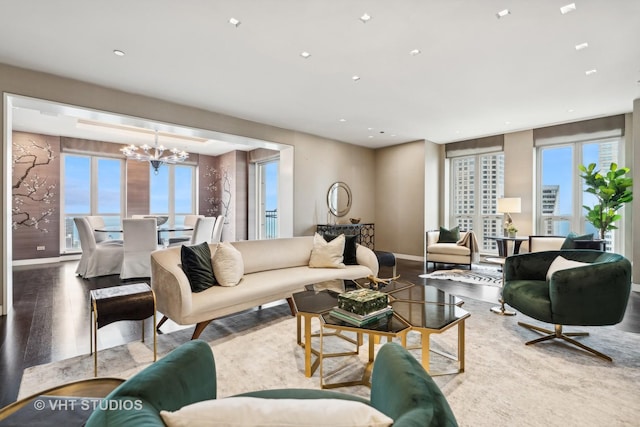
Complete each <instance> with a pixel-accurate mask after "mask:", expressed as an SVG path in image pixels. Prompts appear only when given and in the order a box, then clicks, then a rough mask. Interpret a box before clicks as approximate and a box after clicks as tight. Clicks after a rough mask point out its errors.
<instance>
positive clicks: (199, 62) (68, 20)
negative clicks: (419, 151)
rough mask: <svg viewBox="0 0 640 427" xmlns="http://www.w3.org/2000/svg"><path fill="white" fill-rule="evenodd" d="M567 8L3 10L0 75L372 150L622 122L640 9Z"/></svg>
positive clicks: (236, 3) (425, 3)
mask: <svg viewBox="0 0 640 427" xmlns="http://www.w3.org/2000/svg"><path fill="white" fill-rule="evenodd" d="M568 3H571V1H569V0H536V1H531V0H482V1H471V0H466V1H465V0H440V1H436V0H404V1H403V0H396V1H391V0H371V1H364V0H349V1H338V0H324V1H321V0H260V1H256V0H224V1H216V0H191V1H183V2H177V1H175V0H136V1H130V0H129V1H125V0H111V1H108V2H90V1H86V0H61V1H55V2H54V1H49V0H40V1H37V0H21V1H2V3H0V62H3V63H7V64H11V65H16V66H20V67H25V68H30V69H35V70H41V71H45V72H49V73H53V74H57V75H61V76H66V77H71V78H75V79H79V80H84V81H88V82H92V83H96V84H99V85H104V86H108V87H113V88H117V89H121V90H125V91H128V92H134V93H139V94H143V95H148V96H152V97H157V98H162V99H166V100H169V101H173V102H177V103H181V104H187V105H191V106H195V107H199V108H204V109H207V110H212V111H216V112H220V113H224V114H229V115H232V116H236V117H241V118H244V119H249V120H253V121H257V122H262V123H267V124H270V125H274V126H280V127H283V128H288V129H294V130H299V131H303V132H308V133H312V134H316V135H321V136H324V137H327V138H333V139H337V140H340V141H345V142H350V143H354V144H359V145H364V146H369V147H382V146H387V145H393V144H398V143H402V142H406V141H412V140H417V139H427V140H430V141H433V142H437V143H446V142H452V141H456V140H464V139H469V138H474V137H480V136H487V135H494V134H499V133H506V132H512V131H517V130H523V129H531V128H535V127H540V126H545V125H549V124H554V123H562V122H570V121H576V120H580V119H586V118H592V117H598V116H604V115H611V114H618V113H625V112H629V111H631V110H632V108H633V104H632V102H633V100H634V99H635V98H638V97H640V84H639V83H638V82H639V81H640V1H638V0H616V1H603V0H576V1H575V5H576V10H575V11H573V12H571V13H568V14H565V15H563V14H561V13H560V7H561V6H564V5H565V4H568ZM505 8H508V9H510V11H511V13H510V14H509V15H507V16H506V17H504V18H501V19H498V18H497V17H496V13H497V12H498V11H499V10H502V9H505ZM364 13H367V14H369V15H370V16H371V17H372V18H371V20H370V21H368V22H367V23H363V22H361V20H360V19H359V18H360V16H362V15H363V14H364ZM231 17H234V18H237V19H239V20H240V21H241V24H240V25H239V26H237V27H235V26H233V25H231V24H230V23H229V22H228V20H229V18H231ZM583 42H587V43H588V44H589V47H588V48H586V49H583V50H576V48H575V46H576V45H577V44H579V43H583ZM114 49H120V50H122V51H124V52H125V53H126V55H125V56H124V57H118V56H115V55H114V54H113V50H114ZM413 49H419V50H420V51H421V53H420V54H419V55H413V56H412V55H410V54H409V52H410V51H411V50H413ZM302 51H308V52H310V53H311V57H310V58H308V59H303V58H302V57H301V56H300V53H301V52H302ZM592 69H596V70H597V72H596V73H595V74H592V75H586V74H585V72H586V71H587V70H592ZM354 75H358V76H360V80H358V81H353V80H352V76H354ZM340 119H345V120H346V121H344V122H341V121H339V120H340ZM33 120H34V122H35V121H36V120H35V119H33ZM26 122H27V123H26V124H25V126H27V125H28V124H29V122H30V120H29V119H26Z"/></svg>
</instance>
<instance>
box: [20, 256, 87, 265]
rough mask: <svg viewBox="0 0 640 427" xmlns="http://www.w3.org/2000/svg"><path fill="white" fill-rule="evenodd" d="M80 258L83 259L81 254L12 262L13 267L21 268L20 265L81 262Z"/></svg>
mask: <svg viewBox="0 0 640 427" xmlns="http://www.w3.org/2000/svg"><path fill="white" fill-rule="evenodd" d="M80 257H81V254H73V255H63V256H59V257H50V258H31V259H16V260H13V261H12V262H11V265H12V266H20V265H37V264H53V263H56V262H63V261H75V260H79V259H80Z"/></svg>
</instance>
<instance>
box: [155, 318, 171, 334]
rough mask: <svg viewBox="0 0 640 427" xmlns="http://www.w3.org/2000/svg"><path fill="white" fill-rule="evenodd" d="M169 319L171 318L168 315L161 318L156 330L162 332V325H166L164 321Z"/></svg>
mask: <svg viewBox="0 0 640 427" xmlns="http://www.w3.org/2000/svg"><path fill="white" fill-rule="evenodd" d="M167 320H169V318H168V317H167V316H162V319H160V321H159V322H158V324H157V325H156V331H158V332H160V327H161V326H162V325H164V322H166V321H167Z"/></svg>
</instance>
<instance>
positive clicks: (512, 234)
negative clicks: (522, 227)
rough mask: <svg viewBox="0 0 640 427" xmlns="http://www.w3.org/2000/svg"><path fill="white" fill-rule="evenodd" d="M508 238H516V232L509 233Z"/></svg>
mask: <svg viewBox="0 0 640 427" xmlns="http://www.w3.org/2000/svg"><path fill="white" fill-rule="evenodd" d="M508 236H509V237H516V232H515V231H509V232H508Z"/></svg>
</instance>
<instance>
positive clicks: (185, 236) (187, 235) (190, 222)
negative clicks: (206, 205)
mask: <svg viewBox="0 0 640 427" xmlns="http://www.w3.org/2000/svg"><path fill="white" fill-rule="evenodd" d="M204 217H205V216H204V215H185V216H184V226H185V227H193V228H195V226H196V221H197V220H198V218H204ZM192 235H193V230H184V231H183V232H182V235H181V236H174V237H171V238H169V246H177V245H180V244H182V243H188V242H190V241H191V236H192Z"/></svg>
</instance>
